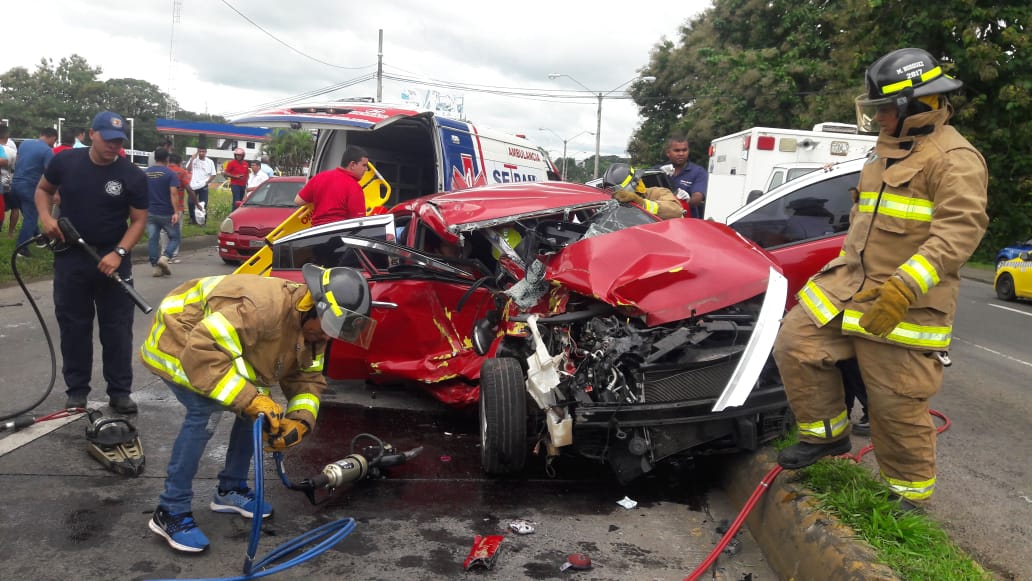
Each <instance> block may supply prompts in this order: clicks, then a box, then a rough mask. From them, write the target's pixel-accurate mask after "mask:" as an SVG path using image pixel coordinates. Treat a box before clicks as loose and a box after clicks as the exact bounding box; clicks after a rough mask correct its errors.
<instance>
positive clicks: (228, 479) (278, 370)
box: [140, 264, 373, 552]
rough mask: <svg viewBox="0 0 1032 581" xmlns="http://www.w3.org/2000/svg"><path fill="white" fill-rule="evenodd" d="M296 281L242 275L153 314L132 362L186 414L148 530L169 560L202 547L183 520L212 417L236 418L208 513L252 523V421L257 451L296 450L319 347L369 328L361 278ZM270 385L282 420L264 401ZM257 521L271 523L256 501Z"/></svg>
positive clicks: (199, 286) (190, 522) (318, 386)
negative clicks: (261, 437)
mask: <svg viewBox="0 0 1032 581" xmlns="http://www.w3.org/2000/svg"><path fill="white" fill-rule="evenodd" d="M303 273H304V280H305V283H306V284H298V283H294V282H290V281H287V280H283V279H279V278H269V277H262V276H257V275H250V274H234V275H228V276H213V277H208V278H200V279H194V280H191V281H188V282H185V283H183V284H181V285H179V286H178V287H176V288H175V289H174V290H173V291H172V292H171V293H170V294H169V295H168V296H167V297H165V299H164V300H163V301H162V302H161V306H160V307H159V308H158V311H157V313H156V314H155V317H154V326H153V327H152V328H151V330H150V333H149V334H148V336H147V340H146V342H145V343H144V344H143V346H142V347H141V348H140V356H141V358H142V359H143V362H144V364H145V365H146V366H147V367H148V368H149V369H150V371H151V372H152V373H154V374H155V375H157V376H158V377H160V378H161V379H163V380H164V381H165V383H166V384H168V388H169V389H170V390H171V391H172V394H173V395H175V396H176V398H177V399H178V400H179V401H180V403H182V404H183V406H184V407H185V408H186V417H185V418H184V420H183V425H182V427H181V428H180V430H179V435H178V436H177V437H176V441H175V443H174V444H173V446H172V455H171V459H170V460H169V464H168V477H167V478H166V479H165V489H164V492H162V493H161V497H160V499H159V502H158V507H157V509H156V510H155V511H154V516H153V517H152V518H151V521H150V523H149V526H150V529H151V530H152V531H153V532H155V533H156V534H158V535H160V536H161V537H162V538H164V539H165V540H166V541H168V544H169V545H170V546H171V547H172V548H173V549H176V550H178V551H185V552H198V551H203V550H204V549H206V548H207V547H208V539H207V537H205V535H204V533H202V532H201V530H200V529H199V528H198V526H197V523H196V522H195V521H194V519H193V514H192V512H191V503H192V500H193V479H194V475H195V474H196V473H197V468H198V465H199V464H200V461H201V457H202V456H203V455H204V448H205V446H206V445H207V444H208V440H209V439H211V436H212V434H213V433H214V432H215V428H216V427H217V426H218V422H219V419H220V418H221V417H222V412H224V411H232V412H234V413H235V414H237V417H236V419H235V420H234V422H233V428H232V431H231V432H230V436H229V446H228V448H227V450H226V463H225V467H224V468H223V469H222V471H221V472H219V475H218V489H217V490H216V491H215V494H214V496H213V497H212V500H211V503H210V508H211V510H213V511H215V512H224V513H237V514H240V515H243V516H245V517H247V518H252V517H253V516H254V512H255V511H256V510H259V507H258V503H259V499H257V498H255V495H254V492H253V491H251V490H250V489H249V488H248V485H247V477H248V473H249V472H250V468H251V459H252V457H253V454H254V449H253V448H254V447H253V445H252V421H253V419H254V418H256V417H257V416H258V414H264V426H265V427H266V428H267V431H268V433H267V434H266V436H265V445H266V447H267V449H269V448H271V449H273V450H283V449H285V448H288V447H290V446H294V445H296V444H298V443H300V442H301V441H302V440H303V439H304V437H305V435H306V434H308V433H309V432H310V431H311V430H312V426H313V425H314V424H315V420H316V418H317V417H318V415H319V397H320V395H321V394H322V392H323V389H324V388H325V386H326V380H325V379H324V377H323V374H322V370H323V352H324V351H325V348H326V341H327V340H328V339H329V338H331V337H333V338H339V339H342V340H345V341H348V342H352V343H355V344H357V345H360V346H363V347H365V346H368V344H369V340H370V338H371V335H372V330H373V321H372V319H369V318H368V317H367V316H365V315H366V313H368V310H369V305H370V300H369V287H368V286H367V284H366V282H365V279H364V278H363V277H362V275H361V274H359V273H358V272H357V271H355V270H351V269H348V268H333V269H325V270H324V269H322V268H319V267H317V266H314V265H311V264H306V265H305V266H304V269H303ZM275 383H279V385H280V388H281V389H282V391H283V394H284V395H285V396H286V399H287V404H286V409H285V410H284V409H283V407H281V406H280V404H278V403H277V402H275V401H274V400H273V399H272V398H271V397H270V396H269V387H268V386H271V385H273V384H275ZM260 510H261V511H262V516H263V517H264V516H269V515H271V514H272V507H271V506H270V505H269V504H268V503H266V502H264V501H262V502H261V508H260Z"/></svg>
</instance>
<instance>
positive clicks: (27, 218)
mask: <svg viewBox="0 0 1032 581" xmlns="http://www.w3.org/2000/svg"><path fill="white" fill-rule="evenodd" d="M14 194H15V196H16V197H17V198H18V201H20V202H21V213H22V225H21V230H19V231H18V241H17V242H15V246H19V245H21V244H22V243H23V242H25V241H26V240H28V239H30V238H32V237H34V236H36V234H39V210H37V209H36V199H35V195H36V190H35V188H32V189H31V190H29V191H24V190H23V189H22V188H18V189H15V190H14Z"/></svg>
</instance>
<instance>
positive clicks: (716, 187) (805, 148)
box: [705, 123, 878, 222]
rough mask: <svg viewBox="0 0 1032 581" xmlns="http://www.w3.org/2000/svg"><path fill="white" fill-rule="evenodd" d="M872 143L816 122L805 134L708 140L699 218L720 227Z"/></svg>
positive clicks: (760, 131)
mask: <svg viewBox="0 0 1032 581" xmlns="http://www.w3.org/2000/svg"><path fill="white" fill-rule="evenodd" d="M877 139H878V136H877V135H861V134H857V132H856V125H848V124H844V123H819V124H817V125H815V126H814V128H813V129H812V130H811V131H806V130H802V129H775V128H772V127H753V128H750V129H746V130H744V131H739V132H738V133H732V134H731V135H726V136H724V137H719V138H717V139H714V140H713V141H712V142H711V143H710V148H709V156H710V157H709V169H708V171H709V184H708V186H707V191H706V214H705V217H706V218H708V219H713V220H716V221H718V222H723V221H724V220H725V219H726V218H727V216H728V215H729V214H731V212H734V211H735V210H737V209H738V208H740V207H742V206H744V205H745V204H747V203H748V202H751V201H752V200H754V199H756V198H758V197H760V196H761V195H763V193H764V192H767V191H770V190H771V189H773V188H776V187H778V186H780V185H781V184H783V183H785V182H788V181H791V180H792V179H795V178H797V177H799V176H802V175H805V174H807V173H809V172H811V171H814V170H816V169H819V168H821V167H823V166H824V165H826V164H829V163H837V162H840V161H846V160H849V159H857V158H861V157H864V156H866V155H867V152H868V150H870V149H871V148H872V147H874V143H875V141H877Z"/></svg>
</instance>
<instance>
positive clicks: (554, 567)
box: [0, 248, 775, 581]
mask: <svg viewBox="0 0 1032 581" xmlns="http://www.w3.org/2000/svg"><path fill="white" fill-rule="evenodd" d="M183 255H184V256H183V257H184V261H183V263H182V264H178V265H172V268H173V276H172V277H170V278H152V277H151V276H150V268H149V267H148V266H147V265H146V264H139V263H137V264H136V267H135V274H136V287H137V289H138V290H139V291H140V293H141V294H142V295H143V296H144V297H145V298H147V299H148V300H149V301H150V302H151V303H153V304H155V305H156V304H157V303H158V302H159V301H160V299H161V298H162V297H163V296H164V295H165V293H166V292H167V291H169V290H170V289H171V288H172V287H173V286H174V285H176V284H178V283H179V282H181V281H183V280H186V279H188V278H192V277H196V276H206V275H211V274H226V273H229V272H231V271H232V268H231V267H228V266H225V265H223V264H222V263H221V261H220V260H219V258H218V256H217V254H215V253H214V252H213V251H211V249H207V248H202V249H199V250H193V251H186V250H184V253H183ZM29 290H30V293H31V295H32V296H33V297H34V298H35V300H36V301H37V302H38V304H39V308H40V310H41V311H42V313H43V315H44V318H45V319H46V321H47V325H49V327H50V330H51V333H52V334H54V339H55V341H56V334H57V329H56V324H55V323H54V319H53V302H52V300H51V283H50V282H49V281H43V282H38V283H34V284H31V285H29ZM150 320H151V317H149V316H145V315H142V314H140V313H137V316H136V323H135V330H134V333H135V335H134V336H135V342H136V343H137V344H139V342H140V340H141V338H142V337H143V336H144V334H145V333H146V331H147V330H148V328H149V324H150ZM0 341H2V343H0V344H2V345H3V350H2V353H0V365H2V369H3V373H2V374H0V396H2V401H3V404H2V408H3V410H4V413H5V414H6V413H11V412H13V411H14V410H17V409H20V408H23V407H26V406H29V405H31V404H32V403H33V402H35V401H36V400H37V399H38V397H39V396H40V394H41V393H42V392H43V390H44V389H45V387H46V384H47V382H48V380H49V377H50V375H49V374H50V355H49V353H48V352H47V346H46V342H45V341H44V339H43V337H42V330H41V328H40V325H39V323H38V321H36V319H35V315H34V314H33V313H32V311H31V309H30V308H29V306H28V303H27V301H26V299H25V297H24V295H23V294H22V292H21V290H20V289H19V288H18V287H16V286H15V287H8V288H2V289H0ZM94 341H95V343H96V344H97V350H96V357H95V359H96V360H97V363H96V366H95V370H94V380H95V382H96V383H95V384H94V391H93V393H92V394H91V397H90V400H91V407H100V408H101V409H103V410H104V411H105V412H106V413H108V414H111V412H110V410H109V409H108V408H107V407H106V406H105V403H106V397H105V396H104V393H103V387H104V386H103V383H102V381H103V380H102V379H101V372H100V368H99V359H100V358H99V343H98V342H97V341H96V338H94ZM55 349H56V347H55ZM59 359H60V357H59V355H58V368H59V366H60V361H59ZM135 378H136V381H135V392H134V393H135V396H134V397H135V398H136V399H137V401H138V402H139V403H140V408H141V412H140V414H139V416H137V418H136V419H135V422H136V424H137V426H138V427H139V428H140V430H141V434H142V440H143V445H144V450H145V452H146V456H147V469H146V472H145V473H144V475H143V476H141V477H139V478H135V479H130V478H125V477H120V476H117V475H114V474H112V473H110V472H107V471H105V470H103V469H102V468H101V467H100V466H99V465H98V464H96V463H95V462H94V461H93V460H92V459H90V458H89V457H88V456H87V455H86V453H85V448H84V440H83V437H82V434H83V430H84V428H85V422H84V421H83V420H82V419H81V417H80V418H78V419H74V420H71V421H64V420H62V421H58V422H43V423H41V424H38V425H37V426H35V427H33V428H30V429H26V430H22V431H19V432H14V433H11V432H4V433H2V434H0V489H2V490H3V491H4V492H3V495H2V496H0V498H2V499H3V501H2V502H0V559H2V562H3V567H2V572H0V578H4V579H44V580H45V579H69V578H72V579H153V578H168V577H212V576H218V577H222V576H232V575H239V574H240V571H241V564H242V562H243V555H244V552H245V548H246V545H247V539H248V535H249V530H250V527H249V523H250V521H247V520H245V519H243V518H240V517H236V516H234V515H216V514H213V513H211V512H210V511H209V510H208V509H207V507H206V506H205V505H206V504H207V502H208V498H209V496H208V495H209V494H210V491H211V489H212V487H213V486H214V482H215V476H216V473H217V471H218V469H219V468H220V466H221V458H222V455H223V454H224V450H225V448H224V446H225V442H226V437H227V433H228V429H229V425H230V421H229V420H230V417H229V416H228V415H227V416H224V421H222V422H221V424H220V425H219V427H218V430H219V431H218V433H217V434H216V435H215V437H214V438H213V439H212V442H211V444H210V445H209V447H208V450H207V456H206V458H205V459H204V461H203V462H202V467H201V471H200V473H199V475H198V478H197V480H196V481H195V492H196V497H195V502H194V508H195V516H196V517H197V520H198V522H199V523H200V524H201V526H202V528H203V530H205V532H206V534H207V535H208V536H209V538H210V539H211V540H212V543H213V546H212V548H211V549H210V550H209V551H208V552H206V553H204V554H201V555H197V556H181V555H179V554H174V553H173V552H172V551H171V550H169V548H168V547H167V545H165V543H164V541H162V540H160V539H159V538H157V537H156V536H155V535H154V534H153V533H151V532H149V531H148V530H147V526H146V523H147V519H148V518H149V514H150V512H151V511H152V510H153V507H154V504H155V502H156V499H157V496H158V493H159V492H160V490H161V487H162V483H163V477H164V470H165V466H166V464H167V461H168V455H169V450H170V447H171V443H172V441H173V439H174V436H175V433H176V431H177V430H178V426H179V421H180V418H181V415H182V408H181V406H180V405H179V404H178V403H177V402H176V401H175V399H174V398H173V397H172V396H171V395H170V394H169V393H168V392H167V389H166V388H165V387H164V385H163V384H162V383H160V382H159V381H158V380H157V379H156V378H155V377H154V376H152V375H150V374H149V373H147V372H145V371H144V370H143V368H142V366H141V365H140V364H139V363H137V364H136V375H135ZM63 389H64V387H63V384H62V382H61V380H60V378H58V380H57V385H56V387H55V389H54V392H53V393H51V394H50V395H49V397H47V398H46V400H45V401H44V402H43V404H42V405H40V406H39V407H38V408H37V409H36V412H35V413H36V414H37V415H41V414H45V413H49V412H51V411H54V410H57V409H59V408H60V406H62V405H63V403H64V393H63ZM326 399H327V400H328V401H327V404H326V405H324V407H323V411H322V414H321V417H320V421H319V424H318V426H317V427H316V429H315V431H314V433H313V434H312V436H310V438H309V440H308V441H307V442H306V444H305V445H304V446H301V447H299V448H297V449H294V450H291V451H290V452H289V453H288V454H287V466H288V470H289V471H290V472H289V473H290V475H291V478H293V479H295V480H297V479H300V478H301V477H303V476H309V475H312V474H314V473H316V472H317V471H318V470H319V469H321V467H322V466H323V465H325V464H326V463H328V462H332V461H334V460H337V459H340V458H341V457H343V456H344V455H345V454H346V453H347V452H348V443H349V442H350V439H351V437H352V436H353V435H355V434H357V433H359V432H366V431H367V432H372V433H375V434H377V435H378V436H381V437H383V438H384V439H386V440H387V441H389V442H390V443H392V444H394V445H395V446H397V447H398V448H400V449H407V448H411V447H414V446H417V445H422V446H424V447H425V448H424V452H423V454H422V455H421V456H419V457H418V458H417V459H416V460H415V461H413V462H412V463H410V464H407V465H405V466H402V467H399V468H396V469H394V470H392V471H391V473H390V475H389V477H388V478H386V479H383V480H376V481H363V482H361V483H359V484H357V485H355V486H353V487H349V488H346V489H343V490H339V491H337V492H336V493H335V494H334V495H333V496H332V497H331V498H330V500H329V501H328V502H326V503H325V504H322V505H319V506H312V505H310V504H309V503H308V501H307V500H305V498H304V497H303V496H302V495H301V494H299V493H297V492H292V491H289V490H287V489H285V488H284V487H283V486H282V485H281V484H280V482H279V479H278V478H277V476H276V474H275V471H274V468H273V467H272V466H270V464H271V462H267V463H266V467H265V470H264V474H265V476H266V489H267V498H268V499H269V500H270V502H272V503H273V505H274V506H275V507H276V511H277V512H276V514H275V515H274V516H273V518H272V519H270V520H269V521H267V522H266V524H265V525H264V526H263V538H262V543H261V545H260V547H259V549H258V556H259V557H261V556H263V555H266V554H268V553H269V551H271V550H272V548H273V547H275V546H277V545H279V544H280V543H283V542H285V541H286V540H288V539H291V538H293V537H295V536H296V535H299V534H301V533H303V532H306V531H308V530H311V529H313V528H315V527H317V526H319V525H322V524H324V523H328V522H331V521H334V520H337V519H341V518H344V517H353V518H355V519H356V520H357V528H356V530H355V531H354V532H353V533H352V534H351V535H350V536H349V537H348V538H346V539H344V540H343V541H342V542H341V543H340V544H339V545H337V546H335V547H334V548H333V549H331V550H329V551H328V552H327V553H325V554H323V555H320V556H318V557H316V558H314V559H313V560H311V561H308V562H306V563H303V564H301V565H298V566H297V567H296V568H294V569H291V570H290V571H288V572H285V573H283V574H281V575H278V576H277V578H280V579H295V578H307V579H313V578H314V579H326V578H331V577H333V578H337V577H343V578H351V579H398V578H416V579H454V578H457V577H460V576H462V575H465V574H466V573H464V572H463V570H462V563H463V560H464V559H465V558H466V556H467V554H468V552H469V551H470V548H471V547H472V544H473V539H474V535H486V534H498V535H504V536H505V540H504V541H503V544H502V549H501V551H500V552H499V554H498V557H497V561H496V564H495V567H494V569H493V570H492V571H490V572H481V573H479V574H482V575H490V576H493V577H495V578H498V579H550V578H560V577H567V576H569V577H581V578H592V579H681V578H683V577H684V576H685V575H686V574H687V573H688V572H690V571H691V570H692V569H693V568H694V567H695V566H696V565H697V564H698V563H699V562H701V561H702V560H703V559H704V558H705V556H706V554H707V553H708V552H709V550H710V549H711V548H712V547H713V545H714V544H715V543H716V541H717V540H718V539H719V534H718V533H717V532H716V529H717V527H718V526H719V525H720V524H721V523H722V521H727V520H732V519H733V518H734V517H735V513H734V510H733V508H732V506H731V505H730V503H729V501H728V499H727V497H726V495H725V494H724V492H723V491H722V490H720V489H718V488H715V485H714V484H713V483H714V482H715V481H716V478H714V477H713V474H715V473H716V472H717V471H718V470H719V466H718V465H714V464H700V465H696V466H694V467H690V469H689V470H664V471H662V472H661V473H658V474H655V476H654V477H651V478H646V479H642V480H640V481H638V482H636V483H634V484H633V485H632V486H629V487H626V488H623V487H620V486H618V485H617V484H615V482H614V481H613V480H612V479H611V478H610V477H609V474H608V473H607V472H606V471H605V470H604V469H601V468H599V467H598V466H593V465H590V464H578V463H571V464H564V465H562V467H561V469H560V472H559V476H558V478H555V479H548V478H545V477H543V471H542V470H541V467H540V466H532V467H531V468H530V469H529V470H528V471H527V474H525V475H524V476H523V477H521V478H517V479H509V480H500V479H489V478H485V477H484V476H483V475H482V474H481V472H480V469H479V452H478V450H477V443H478V437H477V435H476V425H475V421H474V418H473V417H472V416H471V415H469V414H468V413H467V414H462V413H456V412H453V411H449V410H445V409H443V408H442V407H440V406H437V405H436V404H435V403H434V402H432V401H429V400H427V399H426V398H425V397H422V396H420V395H418V394H414V393H409V392H391V391H389V390H375V391H373V390H368V389H365V388H364V387H361V386H358V387H357V388H356V387H355V386H347V385H334V386H333V394H332V395H331V396H330V397H328V398H326ZM51 430H52V431H51ZM624 496H629V497H630V498H632V499H634V500H636V501H638V503H639V504H638V506H637V507H636V508H634V509H630V510H628V509H624V508H622V507H620V506H618V505H617V504H616V501H617V500H620V499H621V498H623V497H624ZM513 519H526V520H528V521H531V522H532V523H534V525H535V527H536V532H534V533H533V534H530V535H524V536H517V535H514V534H513V533H511V532H508V531H507V529H508V524H509V522H510V521H511V520H513ZM738 541H739V544H738V545H737V546H736V553H735V554H734V555H723V556H722V557H721V559H720V560H719V562H718V567H719V568H720V574H719V576H718V578H723V579H746V578H748V579H752V580H754V581H761V580H765V579H774V578H775V577H774V574H773V573H772V572H771V571H770V569H769V568H768V566H767V564H766V561H765V560H764V558H763V556H762V554H761V553H760V551H759V548H758V547H757V545H756V543H755V542H754V541H753V539H752V537H751V536H750V535H749V534H748V532H747V531H744V532H742V533H741V534H740V535H739V537H738ZM573 552H583V553H587V554H589V555H590V556H591V558H592V560H593V562H594V568H593V569H592V570H591V571H590V572H586V573H571V572H567V573H565V574H560V572H559V566H560V565H561V564H562V563H563V561H564V560H565V558H566V556H567V555H568V554H570V553H573ZM749 575H751V577H749Z"/></svg>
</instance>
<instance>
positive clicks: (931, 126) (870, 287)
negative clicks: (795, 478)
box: [773, 48, 989, 510]
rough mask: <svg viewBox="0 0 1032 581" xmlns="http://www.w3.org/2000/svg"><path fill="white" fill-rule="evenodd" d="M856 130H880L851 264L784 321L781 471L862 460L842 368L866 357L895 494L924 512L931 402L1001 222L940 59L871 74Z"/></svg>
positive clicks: (863, 182) (780, 341)
mask: <svg viewBox="0 0 1032 581" xmlns="http://www.w3.org/2000/svg"><path fill="white" fill-rule="evenodd" d="M865 81H866V86H867V92H866V93H865V94H863V95H860V96H859V97H857V99H856V110H857V127H858V128H859V130H860V131H861V132H872V131H873V130H876V129H877V130H878V141H877V143H876V144H875V149H874V152H873V153H872V154H871V155H869V156H868V158H867V163H866V164H865V165H864V167H863V170H862V171H861V172H860V182H859V186H858V188H857V190H858V192H859V197H858V203H857V204H856V205H855V206H854V207H853V210H852V216H851V219H850V224H849V230H848V231H847V233H846V240H845V243H844V244H843V247H842V253H841V255H840V256H839V257H837V258H835V259H834V260H832V261H831V262H829V263H828V264H827V265H825V266H824V268H822V269H821V270H820V272H819V273H817V274H815V275H814V276H812V277H811V278H810V280H809V281H808V282H807V283H806V285H805V286H804V287H803V289H802V290H801V291H799V293H798V298H799V302H798V304H797V305H796V306H795V307H793V308H792V310H790V311H789V312H788V314H787V315H785V318H784V319H783V320H782V324H781V329H780V331H779V332H778V336H777V339H776V341H775V343H774V350H773V354H774V360H775V361H776V362H777V366H778V370H779V371H780V372H781V377H782V379H783V380H784V384H785V392H786V393H787V394H788V400H789V403H790V404H791V406H792V411H793V413H794V414H795V417H796V422H797V424H798V427H799V443H797V444H794V445H792V446H789V447H787V448H785V449H783V450H781V452H779V453H778V464H780V465H781V467H782V468H787V469H791V470H795V469H799V468H803V467H805V466H809V465H811V464H813V463H814V462H816V461H817V460H818V459H820V458H822V457H825V456H836V455H839V454H844V453H846V452H849V451H850V449H851V444H850V439H849V434H850V424H849V421H848V410H846V409H845V401H844V394H843V391H844V390H843V381H842V374H841V373H840V369H839V368H838V367H837V366H836V363H837V362H839V361H843V360H846V359H850V358H853V357H856V359H857V364H858V365H859V366H860V370H861V372H862V375H863V380H864V384H865V386H866V389H867V403H868V406H869V413H870V429H871V443H872V444H873V445H874V451H875V458H876V459H877V461H878V468H879V470H880V472H881V476H882V478H884V479H885V482H886V484H887V486H888V494H889V496H890V498H891V499H892V500H894V501H895V502H896V503H897V504H898V506H899V507H900V508H901V509H903V510H913V509H915V508H918V507H919V506H920V504H921V503H922V502H925V501H927V500H928V499H929V498H931V496H932V494H933V493H934V492H935V487H936V465H935V442H936V429H935V424H934V423H933V421H932V417H931V416H930V415H929V413H928V412H929V410H928V399H929V398H931V397H932V396H933V395H935V394H936V393H937V392H938V391H939V388H940V387H941V385H942V374H943V367H944V364H945V362H946V356H945V353H946V350H947V349H948V348H949V345H950V342H951V338H952V337H951V335H952V323H953V320H954V316H955V311H956V308H957V293H958V289H959V287H960V267H961V266H962V265H963V264H964V263H965V262H966V261H967V260H968V258H969V257H970V256H971V254H972V252H974V250H975V248H976V247H977V246H978V243H979V241H980V240H981V239H982V235H983V234H984V233H985V229H986V226H987V225H988V223H989V217H988V215H987V214H986V204H987V189H988V181H989V174H988V169H987V168H986V164H985V159H984V158H983V157H982V155H981V154H980V153H979V152H978V150H977V149H975V148H974V146H972V145H971V143H969V142H968V141H967V140H966V139H965V138H964V137H963V136H962V135H961V134H960V133H959V132H958V131H957V130H956V129H955V128H953V127H952V126H951V125H949V124H948V121H949V118H950V117H951V115H952V114H953V108H952V106H951V105H950V102H949V99H948V98H947V96H946V94H947V93H949V92H951V91H954V90H956V89H959V88H960V87H961V86H963V83H961V82H960V81H959V80H957V79H955V78H953V77H951V76H949V75H947V74H946V73H945V72H944V71H943V70H942V67H941V66H940V65H939V63H938V61H937V60H936V59H935V57H933V56H932V55H931V54H930V53H928V52H927V51H925V50H922V49H918V48H903V49H899V50H896V51H893V52H891V53H889V54H887V55H885V56H883V57H881V58H879V59H878V60H876V61H875V62H874V63H873V64H871V66H869V67H868V68H867V72H866V75H865Z"/></svg>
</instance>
